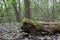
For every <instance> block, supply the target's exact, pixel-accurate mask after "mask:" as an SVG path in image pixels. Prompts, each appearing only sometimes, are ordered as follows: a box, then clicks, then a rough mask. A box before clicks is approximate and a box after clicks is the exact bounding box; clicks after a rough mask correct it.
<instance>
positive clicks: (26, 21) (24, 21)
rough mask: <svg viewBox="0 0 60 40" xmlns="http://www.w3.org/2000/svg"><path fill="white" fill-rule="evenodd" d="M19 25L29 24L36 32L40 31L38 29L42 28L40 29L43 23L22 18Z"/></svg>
mask: <svg viewBox="0 0 60 40" xmlns="http://www.w3.org/2000/svg"><path fill="white" fill-rule="evenodd" d="M21 23H31V24H32V25H34V26H35V27H36V29H37V30H40V29H42V28H43V27H42V26H43V23H41V21H34V20H30V19H27V18H24V19H23V20H22V22H21ZM22 25H23V24H22Z"/></svg>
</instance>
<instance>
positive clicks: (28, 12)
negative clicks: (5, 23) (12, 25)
mask: <svg viewBox="0 0 60 40" xmlns="http://www.w3.org/2000/svg"><path fill="white" fill-rule="evenodd" d="M24 3H25V17H26V18H28V19H30V1H29V0H24Z"/></svg>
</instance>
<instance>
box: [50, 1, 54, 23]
mask: <svg viewBox="0 0 60 40" xmlns="http://www.w3.org/2000/svg"><path fill="white" fill-rule="evenodd" d="M54 2H55V0H53V9H52V19H51V20H52V22H54V18H55V17H54V15H55V12H54Z"/></svg>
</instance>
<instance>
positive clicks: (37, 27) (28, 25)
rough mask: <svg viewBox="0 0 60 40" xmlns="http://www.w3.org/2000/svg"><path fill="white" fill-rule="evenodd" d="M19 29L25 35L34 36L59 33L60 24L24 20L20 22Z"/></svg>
mask: <svg viewBox="0 0 60 40" xmlns="http://www.w3.org/2000/svg"><path fill="white" fill-rule="evenodd" d="M21 29H22V30H24V31H25V32H27V33H33V34H34V35H36V34H41V33H42V34H47V33H48V34H49V33H59V32H60V22H42V21H34V20H29V19H26V18H24V19H23V20H22V26H21Z"/></svg>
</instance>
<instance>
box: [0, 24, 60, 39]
mask: <svg viewBox="0 0 60 40" xmlns="http://www.w3.org/2000/svg"><path fill="white" fill-rule="evenodd" d="M18 25H19V23H18V24H15V23H11V24H10V23H2V24H0V40H29V39H30V40H60V34H56V35H45V36H42V35H41V36H32V35H29V34H28V33H24V32H21V30H18V28H19V26H18ZM26 34H27V35H29V36H25V37H23V36H24V35H26Z"/></svg>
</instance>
